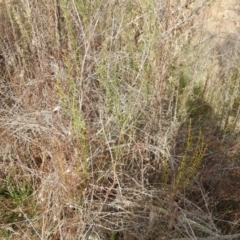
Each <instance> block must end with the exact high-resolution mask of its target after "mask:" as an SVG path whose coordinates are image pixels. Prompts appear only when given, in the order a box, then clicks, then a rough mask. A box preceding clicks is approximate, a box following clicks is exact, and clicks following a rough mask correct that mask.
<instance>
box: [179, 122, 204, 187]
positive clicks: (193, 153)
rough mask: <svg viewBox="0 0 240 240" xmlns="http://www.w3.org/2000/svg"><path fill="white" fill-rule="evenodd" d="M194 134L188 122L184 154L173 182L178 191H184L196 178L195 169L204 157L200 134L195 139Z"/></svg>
mask: <svg viewBox="0 0 240 240" xmlns="http://www.w3.org/2000/svg"><path fill="white" fill-rule="evenodd" d="M194 134H195V132H194V131H192V128H191V121H190V123H189V129H188V136H187V140H186V143H185V149H184V153H183V156H182V157H181V159H180V163H179V166H178V170H177V175H176V180H175V187H176V189H179V190H182V189H184V188H185V187H187V186H188V185H189V184H190V183H191V182H192V181H194V179H196V178H197V174H198V173H197V168H198V166H199V165H200V163H201V161H202V159H203V157H204V155H205V151H206V145H205V143H204V139H203V136H202V134H201V132H200V133H199V136H198V137H197V139H196V136H195V135H194Z"/></svg>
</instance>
